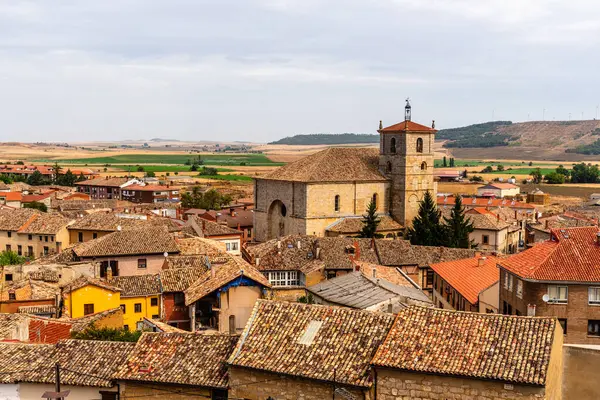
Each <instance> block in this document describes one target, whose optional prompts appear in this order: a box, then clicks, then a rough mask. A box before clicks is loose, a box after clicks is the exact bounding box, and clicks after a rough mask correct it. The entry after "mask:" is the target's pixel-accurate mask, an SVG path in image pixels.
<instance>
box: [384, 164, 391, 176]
mask: <svg viewBox="0 0 600 400" xmlns="http://www.w3.org/2000/svg"><path fill="white" fill-rule="evenodd" d="M385 170H386V172H387V173H388V174H389V173H391V172H392V162H391V161H388V162H387V164H386V165H385Z"/></svg>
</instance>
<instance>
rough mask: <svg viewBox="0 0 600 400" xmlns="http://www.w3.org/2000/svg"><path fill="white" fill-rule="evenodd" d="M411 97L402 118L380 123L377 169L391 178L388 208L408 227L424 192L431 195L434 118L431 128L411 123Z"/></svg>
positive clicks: (397, 219) (434, 191)
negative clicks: (387, 123)
mask: <svg viewBox="0 0 600 400" xmlns="http://www.w3.org/2000/svg"><path fill="white" fill-rule="evenodd" d="M411 114H412V108H411V106H410V100H409V99H406V106H405V107H404V121H403V122H400V123H397V124H395V125H391V126H388V127H387V128H383V124H382V123H381V122H380V123H379V130H378V131H377V132H379V170H380V171H381V172H382V173H383V174H384V175H385V176H387V177H388V178H389V179H390V181H391V185H390V193H389V196H388V199H389V202H390V203H389V210H390V214H391V215H392V217H393V218H394V219H395V220H396V221H398V222H399V223H400V224H402V225H403V226H404V227H410V226H411V225H412V220H413V219H414V217H415V216H416V215H417V213H418V211H419V202H420V201H421V200H422V199H423V196H424V195H425V192H430V193H431V194H432V195H433V196H434V198H435V196H436V193H437V187H436V185H435V182H434V181H433V162H434V151H433V143H434V140H435V133H436V132H437V131H436V130H435V121H434V122H433V123H432V126H431V127H428V126H425V125H421V124H417V123H415V122H412V120H411V117H412V115H411Z"/></svg>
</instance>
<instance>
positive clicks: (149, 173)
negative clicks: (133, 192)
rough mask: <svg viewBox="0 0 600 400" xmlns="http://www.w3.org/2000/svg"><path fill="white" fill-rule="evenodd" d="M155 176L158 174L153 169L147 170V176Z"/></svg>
mask: <svg viewBox="0 0 600 400" xmlns="http://www.w3.org/2000/svg"><path fill="white" fill-rule="evenodd" d="M155 176H156V174H155V173H154V172H153V171H148V172H146V177H148V178H154V177H155Z"/></svg>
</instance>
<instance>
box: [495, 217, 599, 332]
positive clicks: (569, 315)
mask: <svg viewBox="0 0 600 400" xmlns="http://www.w3.org/2000/svg"><path fill="white" fill-rule="evenodd" d="M599 234H600V231H599V230H598V228H597V227H579V228H565V229H553V230H552V231H551V235H552V236H551V239H550V240H548V241H546V242H542V243H538V244H536V245H534V246H533V247H532V248H530V249H528V250H525V251H524V252H521V253H519V254H515V255H513V256H510V257H507V258H505V259H502V260H499V261H498V267H499V268H500V306H501V307H502V313H503V314H509V315H512V314H517V315H531V316H533V315H535V316H550V317H556V318H558V321H559V322H560V323H561V325H562V326H563V331H564V333H565V339H564V341H565V343H575V344H598V343H599V342H600V307H598V305H600V235H599Z"/></svg>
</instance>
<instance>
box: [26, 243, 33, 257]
mask: <svg viewBox="0 0 600 400" xmlns="http://www.w3.org/2000/svg"><path fill="white" fill-rule="evenodd" d="M27 255H28V256H29V257H31V256H33V246H27Z"/></svg>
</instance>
